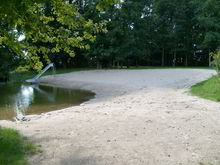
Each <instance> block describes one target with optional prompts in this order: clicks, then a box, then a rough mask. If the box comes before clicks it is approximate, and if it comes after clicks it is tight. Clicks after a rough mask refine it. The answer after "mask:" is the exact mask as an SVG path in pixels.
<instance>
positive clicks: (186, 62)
mask: <svg viewBox="0 0 220 165" xmlns="http://www.w3.org/2000/svg"><path fill="white" fill-rule="evenodd" d="M185 66H188V52H187V53H186V59H185Z"/></svg>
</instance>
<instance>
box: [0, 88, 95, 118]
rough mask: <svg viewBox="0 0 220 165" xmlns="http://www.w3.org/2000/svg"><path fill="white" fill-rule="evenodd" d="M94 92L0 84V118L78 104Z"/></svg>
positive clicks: (37, 112) (89, 97) (88, 98)
mask: <svg viewBox="0 0 220 165" xmlns="http://www.w3.org/2000/svg"><path fill="white" fill-rule="evenodd" d="M94 96H95V94H94V93H92V92H89V91H84V90H78V89H64V88H57V87H49V86H43V85H24V84H22V85H21V84H7V85H0V120H13V119H14V117H16V116H21V115H31V114H41V113H43V112H49V111H53V110H59V109H62V108H67V107H71V106H74V105H79V104H81V103H83V102H85V101H88V100H90V99H92V98H94Z"/></svg>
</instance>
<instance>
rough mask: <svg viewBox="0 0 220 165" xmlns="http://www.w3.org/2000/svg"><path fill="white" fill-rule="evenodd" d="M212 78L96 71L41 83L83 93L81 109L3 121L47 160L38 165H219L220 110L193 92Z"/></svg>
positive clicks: (38, 159) (184, 72)
mask: <svg viewBox="0 0 220 165" xmlns="http://www.w3.org/2000/svg"><path fill="white" fill-rule="evenodd" d="M214 74H216V72H215V71H214V70H200V69H149V70H94V71H81V72H74V73H68V74H61V75H55V76H46V77H43V78H42V79H41V83H43V84H47V85H55V86H59V87H66V88H81V89H86V90H91V91H93V92H95V93H96V97H95V98H94V99H92V100H90V101H88V102H86V103H83V104H81V105H80V106H75V107H69V108H67V109H63V110H58V111H53V112H48V113H44V114H42V115H32V116H27V118H28V119H30V121H17V122H11V121H0V125H1V126H6V127H11V128H15V129H18V130H20V131H21V132H22V133H23V134H24V135H25V136H27V137H28V138H29V139H30V140H31V141H33V142H34V143H36V144H37V145H38V144H39V145H41V149H42V151H43V152H42V153H40V154H38V155H36V156H32V157H31V158H30V162H31V163H32V164H33V165H199V163H200V162H202V163H212V164H213V165H217V164H218V163H220V103H217V102H213V101H209V100H205V99H201V98H198V97H196V96H191V95H190V93H189V92H188V90H189V88H190V87H191V86H192V85H193V84H196V83H198V82H200V81H203V80H205V79H208V78H209V77H211V76H212V75H214Z"/></svg>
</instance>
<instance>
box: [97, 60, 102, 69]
mask: <svg viewBox="0 0 220 165" xmlns="http://www.w3.org/2000/svg"><path fill="white" fill-rule="evenodd" d="M96 68H97V69H102V64H101V63H100V61H97V66H96Z"/></svg>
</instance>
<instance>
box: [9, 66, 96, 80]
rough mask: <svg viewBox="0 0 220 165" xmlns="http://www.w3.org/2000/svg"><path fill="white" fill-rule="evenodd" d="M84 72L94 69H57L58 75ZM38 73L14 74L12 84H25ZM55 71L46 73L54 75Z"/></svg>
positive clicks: (11, 75) (11, 78)
mask: <svg viewBox="0 0 220 165" xmlns="http://www.w3.org/2000/svg"><path fill="white" fill-rule="evenodd" d="M84 70H94V68H72V69H57V70H56V74H63V73H70V72H77V71H84ZM37 74H38V73H36V72H12V73H11V74H10V82H12V83H19V82H24V81H25V80H28V79H31V78H33V77H34V76H36V75H37ZM52 74H53V70H51V69H50V70H48V71H47V72H45V73H44V76H46V75H52Z"/></svg>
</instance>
